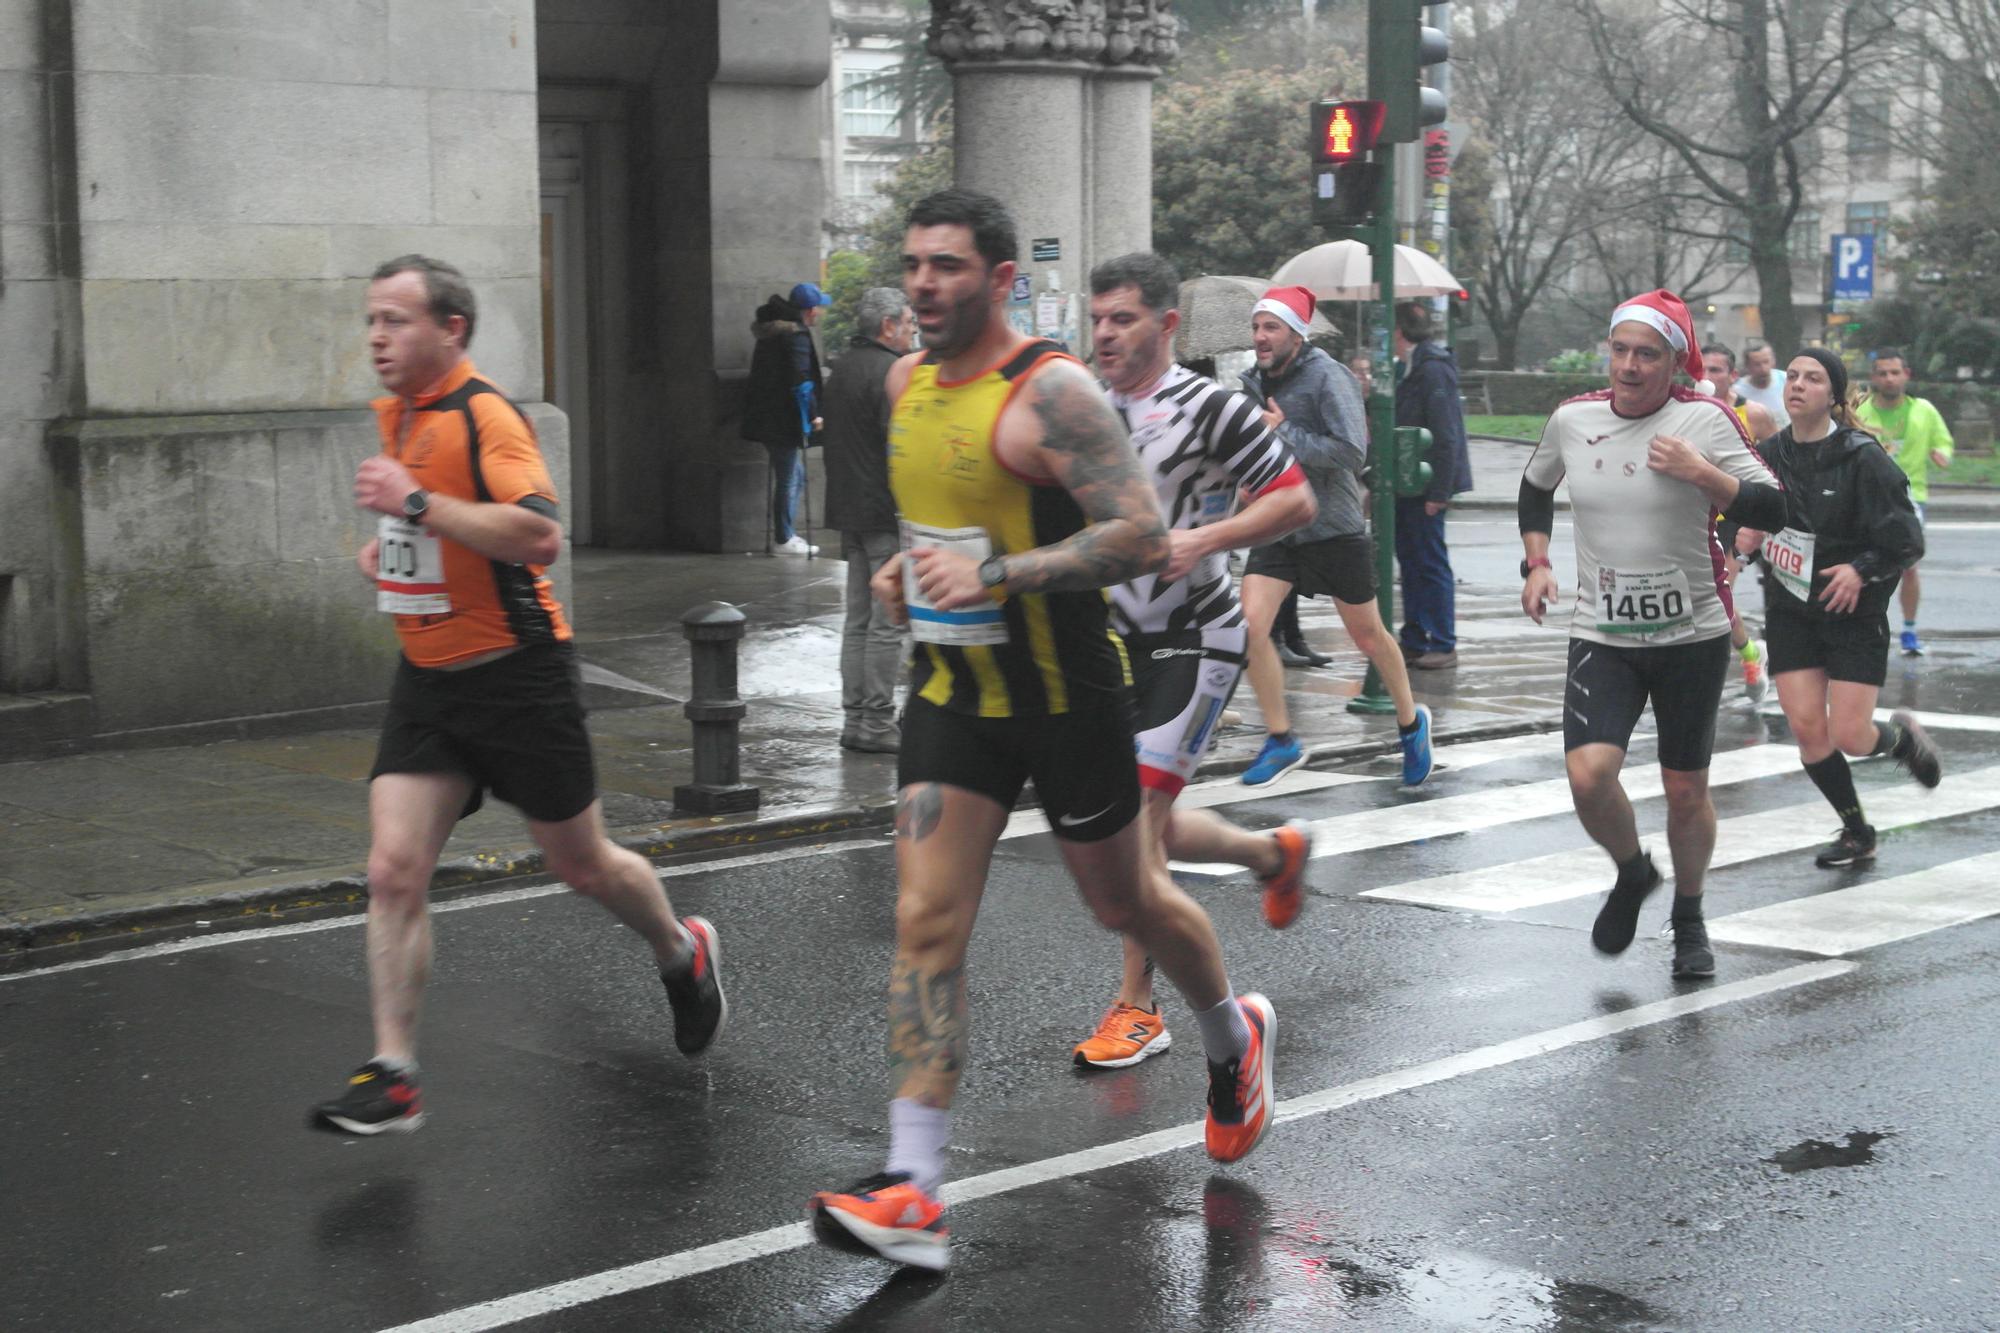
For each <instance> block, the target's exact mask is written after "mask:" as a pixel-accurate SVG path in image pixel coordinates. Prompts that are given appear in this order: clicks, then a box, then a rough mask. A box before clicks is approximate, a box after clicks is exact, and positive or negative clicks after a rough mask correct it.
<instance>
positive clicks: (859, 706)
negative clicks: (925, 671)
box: [840, 531, 904, 736]
mask: <svg viewBox="0 0 2000 1333" xmlns="http://www.w3.org/2000/svg"><path fill="white" fill-rule="evenodd" d="M896 549H897V539H896V534H895V533H894V532H846V531H843V532H842V533H841V534H840V558H841V559H842V560H845V561H846V562H847V618H846V620H845V622H844V623H843V624H842V625H841V630H840V706H841V708H842V710H843V711H844V712H845V713H846V715H847V717H846V730H847V731H848V732H849V733H854V734H861V733H865V734H869V735H874V736H880V735H882V734H883V733H885V732H893V731H894V730H895V727H896V678H897V677H898V676H899V675H901V674H902V668H903V637H904V635H903V631H902V630H901V629H899V628H898V627H897V626H896V625H894V624H893V623H891V622H890V620H889V613H888V611H886V610H885V609H883V607H882V604H881V603H879V602H877V601H876V600H875V598H874V597H873V596H871V595H870V593H869V591H868V580H869V579H871V578H873V577H874V575H875V571H876V570H878V569H880V568H881V567H882V562H883V561H885V560H887V559H888V558H889V557H890V556H892V555H894V554H895V553H896Z"/></svg>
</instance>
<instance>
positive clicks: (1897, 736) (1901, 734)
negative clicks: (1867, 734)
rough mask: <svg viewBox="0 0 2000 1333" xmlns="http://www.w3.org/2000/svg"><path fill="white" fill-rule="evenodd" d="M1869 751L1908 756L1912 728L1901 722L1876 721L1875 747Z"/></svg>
mask: <svg viewBox="0 0 2000 1333" xmlns="http://www.w3.org/2000/svg"><path fill="white" fill-rule="evenodd" d="M1868 753H1869V754H1886V755H1892V756H1894V757H1895V758H1897V759H1902V758H1906V757H1907V756H1908V755H1909V753H1910V729H1909V728H1908V727H1905V726H1904V725H1903V724H1902V723H1900V722H1878V723H1876V724H1875V748H1874V749H1872V750H1870V751H1869V752H1868Z"/></svg>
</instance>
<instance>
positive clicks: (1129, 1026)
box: [1074, 1002, 1174, 1069]
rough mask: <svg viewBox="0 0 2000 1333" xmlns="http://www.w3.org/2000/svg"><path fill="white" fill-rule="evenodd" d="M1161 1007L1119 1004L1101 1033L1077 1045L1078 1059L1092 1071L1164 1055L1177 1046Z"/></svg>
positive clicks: (1107, 1016)
mask: <svg viewBox="0 0 2000 1333" xmlns="http://www.w3.org/2000/svg"><path fill="white" fill-rule="evenodd" d="M1158 1008H1159V1006H1158V1005H1155V1006H1154V1007H1153V1008H1152V1009H1141V1008H1140V1007H1139V1006H1138V1005H1136V1004H1125V1003H1122V1002H1121V1003H1118V1004H1114V1005H1112V1006H1111V1007H1110V1008H1109V1009H1107V1010H1105V1011H1104V1019H1103V1021H1102V1022H1100V1023H1099V1024H1098V1025H1097V1031H1095V1032H1093V1033H1091V1034H1090V1035H1089V1036H1088V1037H1086V1038H1084V1039H1083V1040H1082V1041H1080V1042H1078V1043H1077V1044H1076V1050H1075V1053H1074V1055H1075V1059H1076V1062H1077V1063H1078V1064H1080V1065H1088V1066H1089V1067H1091V1068H1092V1069H1123V1068H1125V1066H1127V1065H1136V1064H1138V1063H1139V1062H1140V1061H1141V1060H1143V1059H1145V1058H1146V1057H1147V1056H1149V1055H1160V1054H1163V1053H1164V1052H1165V1051H1166V1049H1167V1048H1168V1047H1169V1046H1171V1045H1173V1044H1174V1036H1173V1034H1172V1033H1171V1032H1168V1031H1167V1020H1166V1019H1164V1018H1162V1017H1160V1015H1159V1013H1158V1012H1157V1010H1158Z"/></svg>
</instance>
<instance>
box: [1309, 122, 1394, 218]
mask: <svg viewBox="0 0 2000 1333" xmlns="http://www.w3.org/2000/svg"><path fill="white" fill-rule="evenodd" d="M1311 120H1312V184H1313V217H1314V219H1315V220H1316V221H1318V222H1319V223H1320V224H1321V225H1322V226H1330V227H1353V226H1359V225H1360V224H1362V223H1364V222H1366V221H1368V219H1369V218H1370V217H1372V216H1373V215H1374V213H1375V208H1376V204H1377V201H1378V198H1379V196H1380V194H1381V190H1380V182H1381V177H1382V169H1381V167H1379V166H1377V165H1376V164H1374V163H1373V162H1370V161H1369V160H1368V153H1369V150H1370V149H1372V148H1373V147H1374V146H1375V141H1376V138H1377V137H1378V136H1379V135H1380V133H1381V130H1382V104H1381V103H1380V102H1331V101H1321V102H1314V103H1313V104H1312V107H1311Z"/></svg>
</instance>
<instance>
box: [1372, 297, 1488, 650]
mask: <svg viewBox="0 0 2000 1333" xmlns="http://www.w3.org/2000/svg"><path fill="white" fill-rule="evenodd" d="M1436 336H1437V329H1436V327H1435V326H1434V325H1433V324H1432V323H1431V312H1430V308H1429V307H1428V306H1426V305H1425V304H1424V303H1423V302H1421V301H1406V302H1404V303H1403V304H1402V305H1399V306H1397V307H1396V359H1397V360H1398V361H1401V362H1402V363H1403V366H1404V370H1403V378H1402V380H1401V382H1399V383H1398V384H1397V385H1396V424H1397V425H1398V426H1422V427H1423V428H1424V429H1425V430H1428V431H1429V432H1430V433H1431V451H1430V453H1429V454H1428V455H1427V456H1426V457H1427V458H1428V459H1429V461H1430V465H1431V484H1430V489H1429V490H1428V491H1427V492H1426V493H1425V494H1423V495H1417V496H1399V497H1397V500H1396V563H1397V564H1398V565H1399V566H1401V568H1402V571H1403V629H1402V633H1401V635H1400V636H1399V637H1400V638H1401V640H1402V648H1403V659H1404V660H1405V661H1407V662H1408V663H1409V664H1410V665H1411V666H1413V667H1416V668H1418V669H1419V670H1423V671H1440V670H1443V669H1444V668H1446V667H1455V666H1457V665H1458V617H1457V596H1456V593H1455V590H1454V588H1453V579H1452V572H1451V552H1450V551H1449V550H1448V549H1447V548H1446V547H1445V543H1444V516H1445V509H1446V508H1447V507H1448V506H1449V505H1450V504H1451V498H1452V497H1453V496H1454V495H1457V494H1459V493H1461V492H1463V491H1469V490H1471V489H1472V460H1471V458H1470V457H1469V456H1468V455H1467V453H1466V448H1465V409H1464V406H1463V404H1462V403H1461V401H1460V399H1459V396H1458V365H1457V363H1456V362H1454V361H1453V360H1452V356H1451V349H1450V348H1448V347H1445V346H1443V345H1441V344H1439V343H1436V342H1433V341H1431V340H1432V339H1433V338H1435V337H1436ZM1377 480H1378V484H1379V483H1380V481H1381V479H1380V478H1378V479H1377Z"/></svg>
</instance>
